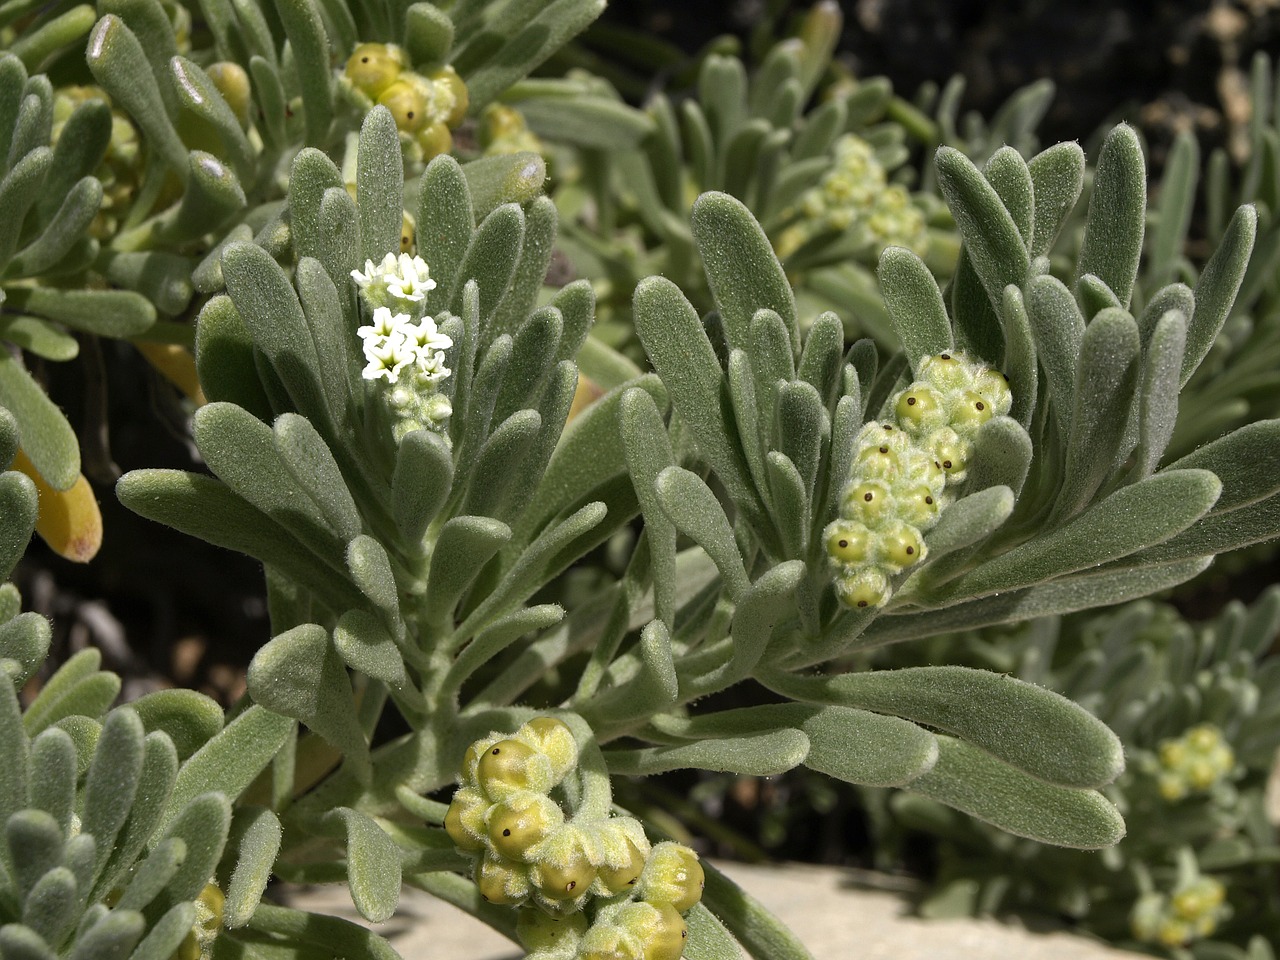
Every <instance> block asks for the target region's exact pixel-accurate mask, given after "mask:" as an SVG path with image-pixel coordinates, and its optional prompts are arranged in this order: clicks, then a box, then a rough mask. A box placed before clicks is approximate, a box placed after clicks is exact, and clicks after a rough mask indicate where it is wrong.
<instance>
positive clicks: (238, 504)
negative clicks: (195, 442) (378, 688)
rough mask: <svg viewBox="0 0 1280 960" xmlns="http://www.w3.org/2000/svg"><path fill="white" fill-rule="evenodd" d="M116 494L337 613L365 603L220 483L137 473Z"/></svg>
mask: <svg viewBox="0 0 1280 960" xmlns="http://www.w3.org/2000/svg"><path fill="white" fill-rule="evenodd" d="M116 496H117V497H119V499H120V502H121V503H123V504H124V505H125V506H126V507H128V508H129V509H130V510H132V511H134V512H135V513H138V514H140V515H141V516H144V517H146V518H147V519H149V520H156V521H158V522H160V523H164V524H166V525H168V526H171V527H174V528H175V529H177V530H181V531H183V532H184V533H187V534H190V535H191V536H194V537H199V538H200V539H201V540H205V541H207V542H209V543H212V544H214V545H216V546H220V547H227V548H228V549H231V550H238V551H240V552H241V553H247V554H249V555H250V556H252V557H256V558H257V559H259V560H261V561H262V562H263V563H266V564H268V565H270V566H274V567H278V568H279V569H280V570H281V571H283V572H285V573H287V574H288V576H290V577H291V578H293V579H294V580H296V581H298V583H299V584H301V585H302V586H304V587H306V588H307V589H308V590H310V591H311V592H312V593H313V594H315V595H316V597H318V598H320V599H322V600H323V601H324V602H325V603H332V604H333V606H334V607H335V608H337V609H339V610H345V609H347V608H348V607H359V606H362V605H363V601H362V600H361V595H360V593H359V591H357V590H356V589H355V588H354V587H353V586H352V585H351V584H350V582H349V581H348V580H347V579H346V577H344V576H343V575H341V574H340V573H338V572H337V571H336V570H335V569H334V568H333V567H331V566H328V565H326V564H325V563H323V562H322V561H320V560H319V559H317V558H316V557H314V556H313V555H312V554H310V553H308V552H307V551H304V550H301V549H299V547H298V545H297V543H296V541H295V540H294V538H293V535H292V534H291V533H290V532H289V531H288V530H286V529H285V528H284V527H282V526H280V525H279V524H278V523H276V522H275V521H273V520H271V519H270V518H269V517H267V516H266V515H265V514H264V513H262V512H261V511H260V510H258V509H257V508H255V507H253V506H252V505H251V504H249V503H248V502H247V501H245V500H244V499H242V498H241V497H239V496H237V495H236V494H235V493H233V492H232V491H231V490H229V489H228V488H227V487H226V486H224V485H223V484H222V483H220V482H218V481H217V480H213V479H211V478H209V477H204V476H200V475H197V474H188V473H183V472H182V471H180V470H134V471H133V472H131V473H128V474H125V475H124V476H123V477H121V478H120V480H119V482H118V483H117V484H116Z"/></svg>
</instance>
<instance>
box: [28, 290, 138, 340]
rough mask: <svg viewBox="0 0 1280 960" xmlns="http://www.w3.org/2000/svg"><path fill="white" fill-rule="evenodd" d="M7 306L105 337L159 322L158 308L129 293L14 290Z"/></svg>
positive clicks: (132, 332) (125, 334) (133, 332)
mask: <svg viewBox="0 0 1280 960" xmlns="http://www.w3.org/2000/svg"><path fill="white" fill-rule="evenodd" d="M6 306H7V307H12V308H13V309H15V310H21V311H24V312H26V313H34V314H36V315H37V316H41V317H48V318H49V319H50V320H57V321H58V322H59V323H64V324H66V325H67V326H69V327H72V328H73V329H76V330H83V331H84V332H85V333H93V334H97V335H99V336H104V337H132V336H135V335H137V334H139V333H142V332H143V331H145V330H146V329H147V328H148V327H150V326H151V325H152V324H153V323H155V321H156V311H155V308H154V307H153V306H151V304H150V303H148V302H147V300H146V299H145V298H144V297H142V296H140V295H139V294H136V293H133V292H132V291H128V290H60V289H56V288H54V287H10V288H9V289H8V300H7V301H6Z"/></svg>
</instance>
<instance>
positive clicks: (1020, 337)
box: [1000, 286, 1040, 427]
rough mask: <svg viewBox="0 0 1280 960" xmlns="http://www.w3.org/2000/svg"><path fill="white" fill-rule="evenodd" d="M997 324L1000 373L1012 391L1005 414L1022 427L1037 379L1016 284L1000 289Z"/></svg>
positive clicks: (1028, 417)
mask: <svg viewBox="0 0 1280 960" xmlns="http://www.w3.org/2000/svg"><path fill="white" fill-rule="evenodd" d="M1000 325H1001V327H1002V328H1003V330H1004V375H1005V377H1006V378H1007V379H1008V382H1009V390H1010V391H1011V392H1012V393H1013V406H1012V407H1011V408H1010V410H1009V414H1010V416H1012V417H1013V419H1014V420H1016V421H1017V422H1018V423H1020V424H1022V426H1024V427H1025V426H1027V425H1029V424H1030V423H1031V415H1032V413H1033V412H1034V411H1035V409H1036V400H1037V398H1038V394H1039V390H1040V380H1039V371H1038V370H1037V369H1036V347H1035V337H1034V335H1033V334H1032V332H1031V319H1030V317H1028V316H1027V306H1026V303H1025V301H1024V300H1023V296H1022V291H1021V290H1020V289H1019V288H1018V287H1014V286H1008V287H1005V288H1004V298H1003V300H1002V301H1001V305H1000Z"/></svg>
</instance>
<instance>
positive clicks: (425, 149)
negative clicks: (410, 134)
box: [413, 120, 453, 163]
mask: <svg viewBox="0 0 1280 960" xmlns="http://www.w3.org/2000/svg"><path fill="white" fill-rule="evenodd" d="M413 139H414V141H415V142H416V143H417V144H418V149H419V150H421V151H422V162H423V163H427V162H428V161H430V160H433V159H435V158H436V157H439V156H441V155H443V154H446V153H448V152H449V151H450V150H452V149H453V134H452V133H450V132H449V128H448V127H447V126H445V125H444V123H443V122H442V121H440V120H434V121H432V122H431V123H428V124H427V125H426V126H424V127H423V128H422V129H421V130H419V131H418V132H417V133H416V134H415V135H414V138H413Z"/></svg>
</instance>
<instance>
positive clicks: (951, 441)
mask: <svg viewBox="0 0 1280 960" xmlns="http://www.w3.org/2000/svg"><path fill="white" fill-rule="evenodd" d="M928 445H929V448H930V449H931V450H932V451H933V459H934V460H935V461H937V463H938V465H939V466H940V467H941V468H942V472H943V473H945V474H946V475H947V483H959V482H960V481H961V480H963V479H964V478H965V470H966V468H967V467H968V465H969V444H968V442H967V441H965V440H962V439H961V438H960V435H959V434H958V433H956V432H955V431H954V430H952V429H951V428H950V427H943V428H942V429H940V430H935V431H934V432H933V433H932V434H930V435H929V439H928Z"/></svg>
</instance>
